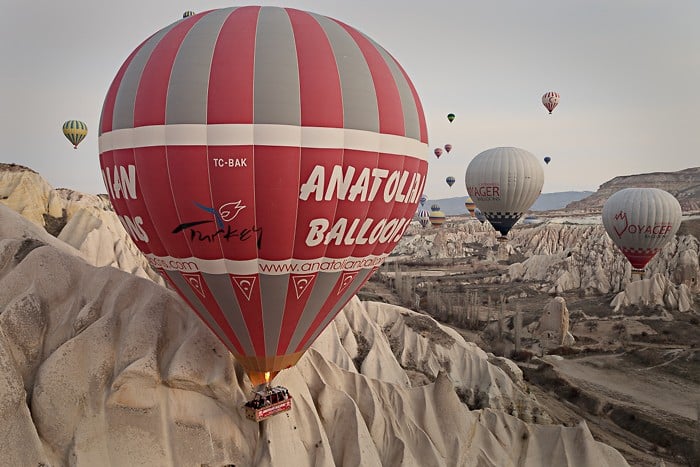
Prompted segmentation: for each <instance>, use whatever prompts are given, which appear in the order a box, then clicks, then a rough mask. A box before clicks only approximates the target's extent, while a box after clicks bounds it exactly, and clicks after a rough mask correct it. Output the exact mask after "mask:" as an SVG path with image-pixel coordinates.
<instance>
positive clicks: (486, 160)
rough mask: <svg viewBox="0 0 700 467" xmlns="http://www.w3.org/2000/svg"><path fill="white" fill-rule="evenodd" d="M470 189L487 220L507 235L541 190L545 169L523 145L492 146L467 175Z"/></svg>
mask: <svg viewBox="0 0 700 467" xmlns="http://www.w3.org/2000/svg"><path fill="white" fill-rule="evenodd" d="M464 181H465V183H466V185H467V192H468V193H469V196H471V197H472V199H473V200H474V203H476V206H477V207H478V208H479V209H480V210H481V212H483V213H484V215H485V216H486V219H487V220H488V221H489V222H490V223H491V225H493V227H494V228H495V229H496V230H498V231H499V232H500V233H501V235H502V236H501V237H500V240H501V241H505V240H506V234H507V233H508V231H510V229H511V228H512V227H513V225H514V224H515V223H516V222H518V219H520V217H521V216H522V215H523V213H524V212H525V211H527V210H528V209H530V206H532V203H534V202H535V200H536V199H537V197H538V196H539V195H540V193H541V192H542V185H543V184H544V171H543V170H542V166H541V165H540V163H539V161H538V159H537V158H536V157H535V156H534V155H533V154H532V153H530V152H528V151H526V150H524V149H520V148H510V147H506V148H493V149H487V150H486V151H484V152H482V153H480V154H478V155H477V156H476V157H475V158H474V159H472V161H471V162H470V163H469V166H468V167H467V172H466V174H465V176H464Z"/></svg>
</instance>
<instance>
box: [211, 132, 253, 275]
mask: <svg viewBox="0 0 700 467" xmlns="http://www.w3.org/2000/svg"><path fill="white" fill-rule="evenodd" d="M207 152H208V157H209V179H210V181H211V195H212V198H213V200H214V203H213V206H214V208H215V209H217V210H218V212H219V214H220V215H221V219H222V220H223V221H224V223H225V224H226V230H227V232H229V227H230V229H231V233H232V235H230V236H229V238H228V239H225V240H224V241H222V248H223V257H224V258H226V259H230V260H235V261H246V260H254V259H257V257H258V247H257V241H258V233H257V232H256V230H257V226H256V224H255V160H254V158H253V146H209V147H208V148H207ZM233 231H235V235H234V232H233Z"/></svg>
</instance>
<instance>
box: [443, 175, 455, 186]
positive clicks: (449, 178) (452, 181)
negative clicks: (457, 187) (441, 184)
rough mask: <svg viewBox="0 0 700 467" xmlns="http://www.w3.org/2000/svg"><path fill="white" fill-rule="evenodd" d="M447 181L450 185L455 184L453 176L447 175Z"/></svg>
mask: <svg viewBox="0 0 700 467" xmlns="http://www.w3.org/2000/svg"><path fill="white" fill-rule="evenodd" d="M445 181H446V182H447V184H448V185H449V186H452V185H454V184H455V178H454V177H452V176H449V177H447V178H446V179H445Z"/></svg>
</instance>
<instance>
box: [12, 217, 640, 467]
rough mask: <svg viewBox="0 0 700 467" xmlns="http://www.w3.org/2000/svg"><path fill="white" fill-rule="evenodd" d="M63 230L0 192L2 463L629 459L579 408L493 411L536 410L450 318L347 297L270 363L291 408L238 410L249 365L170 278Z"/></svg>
mask: <svg viewBox="0 0 700 467" xmlns="http://www.w3.org/2000/svg"><path fill="white" fill-rule="evenodd" d="M61 243H62V242H60V241H59V240H57V239H55V238H53V237H51V236H50V235H48V234H47V233H46V232H45V231H43V230H41V229H39V228H38V227H37V226H35V225H32V224H30V223H29V222H28V221H27V220H26V219H24V218H23V217H21V216H19V215H18V214H17V213H15V212H14V211H11V210H10V209H8V208H6V207H0V310H2V312H1V314H0V417H2V419H3V420H4V421H5V422H6V423H3V424H2V426H0V440H2V441H0V450H1V452H2V459H3V463H5V464H7V465H52V466H63V465H114V466H121V465H124V466H127V465H129V466H131V465H205V464H206V465H230V464H234V465H261V466H271V465H369V466H380V465H436V466H439V465H473V466H476V465H479V466H481V465H485V466H488V465H499V466H514V465H519V466H528V465H532V466H539V465H544V464H549V465H570V466H613V465H614V466H620V465H627V464H626V462H625V460H624V459H623V458H622V456H621V455H620V454H619V453H618V452H617V451H615V450H614V449H612V448H611V447H609V446H606V445H603V444H601V443H598V442H596V441H595V440H594V439H593V437H592V436H591V433H590V431H589V430H588V428H587V427H586V425H585V424H581V425H578V426H575V427H563V426H556V425H538V424H528V423H525V422H524V421H523V420H521V419H519V418H517V417H513V416H511V415H509V414H507V413H506V412H504V411H503V410H500V409H501V408H508V410H509V411H511V412H513V413H518V415H521V413H520V412H519V410H521V409H520V408H521V407H522V408H523V409H524V410H523V411H527V410H528V408H529V410H530V411H531V412H533V413H530V414H528V417H533V419H535V418H536V417H537V414H536V413H535V409H536V407H537V406H536V405H535V404H534V403H530V404H529V405H527V403H525V404H523V403H520V402H519V401H521V400H523V401H527V400H528V397H527V396H526V395H525V394H524V393H523V392H522V391H521V390H520V389H519V388H518V387H517V385H516V384H514V383H513V382H512V380H511V378H509V377H508V376H507V375H506V374H505V373H504V372H503V371H501V370H500V369H499V368H497V367H495V366H493V365H491V364H489V362H488V357H487V356H486V355H485V354H484V353H483V352H481V351H480V350H478V349H477V348H475V346H473V345H471V344H468V343H466V342H464V340H463V339H462V338H461V337H460V336H459V335H458V334H456V333H454V332H453V331H451V330H449V329H447V328H444V327H442V326H440V325H438V324H437V323H436V322H435V321H433V320H431V319H430V318H428V317H425V316H422V315H418V314H417V313H414V312H411V311H410V310H406V309H403V308H399V307H385V306H382V305H379V304H373V303H365V304H362V303H360V302H359V301H357V299H355V300H354V301H353V302H351V304H350V305H349V307H348V308H347V309H346V310H345V311H344V312H343V313H344V314H343V313H341V315H339V317H338V319H337V320H336V321H335V322H333V323H331V325H330V326H329V327H328V328H327V329H326V331H324V333H323V334H322V335H321V337H320V338H319V339H318V340H317V342H316V343H315V344H314V346H313V347H312V349H311V350H310V351H309V352H307V354H306V355H305V356H304V357H303V358H302V359H301V361H300V362H299V364H298V365H297V366H296V367H294V368H291V369H288V370H285V371H284V372H282V373H281V374H280V375H279V376H278V378H277V379H276V382H277V383H279V384H283V385H285V386H286V387H288V388H289V390H290V392H291V393H292V394H293V396H294V400H295V405H294V409H293V410H292V411H291V412H288V413H286V414H284V415H279V416H276V417H273V418H271V419H270V420H268V421H266V422H264V423H263V424H260V425H258V424H256V423H254V422H250V421H248V420H246V419H245V418H244V416H243V412H242V410H241V406H242V404H243V403H244V402H245V400H246V398H247V396H248V394H249V392H248V389H249V382H248V379H247V377H246V376H245V373H244V372H243V370H242V368H241V367H240V366H239V365H238V364H237V363H236V361H235V359H233V358H232V357H231V355H230V354H229V353H228V352H227V351H226V349H225V348H224V347H223V345H222V344H221V343H220V342H219V341H218V340H217V339H216V338H215V337H214V336H213V334H212V333H211V332H209V331H208V329H207V328H206V326H205V325H204V324H203V323H202V322H201V321H200V320H199V319H198V318H197V317H196V316H195V315H194V313H192V312H191V311H190V310H189V309H187V307H186V305H185V304H184V303H183V302H182V301H181V300H180V299H179V298H178V297H177V296H176V295H175V294H174V293H173V292H171V291H169V290H167V289H165V288H164V287H161V286H159V285H157V284H154V283H153V282H152V281H149V280H145V279H143V278H139V277H136V276H135V275H133V274H127V273H125V272H122V271H119V270H117V269H115V268H112V267H101V268H96V267H93V266H91V265H89V264H88V263H87V262H86V261H85V260H84V259H82V258H80V256H79V255H80V254H78V255H76V254H71V252H72V251H73V252H74V251H75V250H74V249H73V248H72V247H70V246H67V245H66V246H63V247H59V246H58V245H60V244H61ZM360 336H361V337H360ZM419 373H420V374H422V375H423V376H424V378H425V379H424V380H422V381H421V380H419V378H418V377H417V376H416V375H418V374H419ZM465 392H466V393H467V396H466V397H464V396H463V394H462V393H465ZM470 394H473V395H474V398H473V399H474V400H473V401H472V400H471V395H470ZM460 396H462V399H463V400H464V402H467V404H472V403H473V404H476V403H477V402H478V404H479V406H480V407H488V408H483V409H480V410H470V409H469V407H468V406H467V405H466V404H465V403H463V402H462V401H460ZM511 405H512V406H513V409H510V407H511ZM521 418H526V417H523V416H522V415H521Z"/></svg>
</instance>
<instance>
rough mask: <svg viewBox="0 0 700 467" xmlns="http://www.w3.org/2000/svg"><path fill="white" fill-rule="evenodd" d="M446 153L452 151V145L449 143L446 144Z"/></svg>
mask: <svg viewBox="0 0 700 467" xmlns="http://www.w3.org/2000/svg"><path fill="white" fill-rule="evenodd" d="M445 151H447V152H450V151H452V145H451V144H449V143H448V144H446V145H445Z"/></svg>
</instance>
